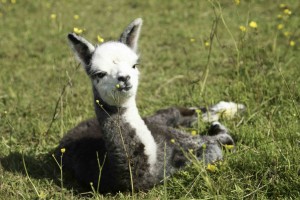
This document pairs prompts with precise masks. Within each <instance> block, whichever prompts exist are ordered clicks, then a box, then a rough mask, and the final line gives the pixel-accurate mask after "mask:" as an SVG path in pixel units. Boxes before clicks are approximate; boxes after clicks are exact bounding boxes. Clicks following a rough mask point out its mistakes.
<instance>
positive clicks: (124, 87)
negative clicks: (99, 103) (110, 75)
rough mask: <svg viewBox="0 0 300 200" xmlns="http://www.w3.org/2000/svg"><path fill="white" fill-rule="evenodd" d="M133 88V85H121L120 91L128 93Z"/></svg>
mask: <svg viewBox="0 0 300 200" xmlns="http://www.w3.org/2000/svg"><path fill="white" fill-rule="evenodd" d="M131 88H132V85H119V87H118V91H120V92H127V91H129V90H130V89H131Z"/></svg>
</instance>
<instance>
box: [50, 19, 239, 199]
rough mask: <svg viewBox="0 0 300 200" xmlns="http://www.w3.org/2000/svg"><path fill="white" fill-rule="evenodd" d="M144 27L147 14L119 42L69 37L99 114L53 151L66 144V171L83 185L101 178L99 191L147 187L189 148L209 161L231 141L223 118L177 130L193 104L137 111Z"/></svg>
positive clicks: (182, 160)
mask: <svg viewBox="0 0 300 200" xmlns="http://www.w3.org/2000/svg"><path fill="white" fill-rule="evenodd" d="M141 26H142V19H136V20H134V21H133V22H132V23H131V24H129V26H128V27H127V28H126V29H125V30H124V32H123V33H122V34H121V37H120V39H119V41H109V42H105V43H103V44H101V45H99V46H94V45H92V44H91V43H90V42H88V41H87V40H85V39H84V38H82V37H80V36H78V35H76V34H73V33H71V34H69V35H68V39H69V41H70V43H71V46H72V48H73V50H74V52H75V55H76V56H77V57H78V59H79V60H80V62H81V64H82V65H83V67H84V69H85V71H86V73H87V75H88V76H89V77H90V79H91V83H92V89H93V93H94V108H95V112H96V116H97V117H96V118H95V119H90V120H87V121H84V122H81V123H80V124H79V125H77V126H76V127H75V128H73V129H72V130H70V131H69V132H68V133H67V134H66V135H65V137H64V138H63V139H62V140H61V142H60V144H59V146H58V148H57V150H56V156H57V157H58V158H59V157H60V155H61V153H60V149H61V148H65V149H66V152H65V153H64V154H63V168H64V171H66V170H68V171H72V172H73V173H74V175H75V177H76V178H77V179H78V180H79V181H80V182H81V183H83V184H85V185H89V184H90V183H93V185H94V187H96V186H97V185H98V184H99V192H102V193H106V192H118V191H128V190H131V189H134V190H148V189H150V188H152V187H153V186H154V185H155V184H158V183H160V182H161V180H163V178H164V172H165V175H166V176H169V175H171V174H172V173H174V172H175V171H176V170H178V169H180V168H181V167H183V166H185V165H186V164H187V163H188V159H187V158H186V157H185V156H184V152H185V151H189V150H191V149H192V150H193V152H194V154H195V155H196V156H197V158H198V159H199V160H201V159H203V158H204V159H205V162H207V163H211V162H214V161H217V160H220V159H222V145H224V144H230V145H234V141H233V139H232V138H231V136H230V135H229V134H228V132H227V130H226V128H225V127H224V126H222V125H221V124H220V123H219V122H213V123H212V125H211V128H210V131H209V135H207V136H191V135H190V134H188V133H186V132H184V131H182V130H179V129H176V127H179V126H186V127H187V126H191V124H192V123H193V122H196V121H197V113H196V110H195V109H192V108H190V109H189V108H179V107H178V108H177V107H171V108H167V109H163V110H159V111H157V113H156V114H154V115H153V116H149V117H145V118H142V117H141V116H140V115H139V112H138V109H137V106H136V100H135V97H136V93H137V88H138V77H139V70H138V68H137V66H138V58H139V56H138V54H137V49H138V48H137V46H138V39H139V35H140V30H141ZM223 103H224V104H226V102H223ZM226 105H227V104H226ZM228 105H229V104H228ZM230 105H231V104H230ZM234 105H236V104H234ZM225 107H226V106H225ZM241 107H242V106H241V105H240V107H239V108H241ZM239 108H236V109H239ZM207 112H209V111H207ZM204 114H205V117H206V118H207V116H208V115H207V113H204ZM206 120H207V119H206ZM208 121H209V120H208ZM97 158H98V159H97ZM132 186H133V187H132Z"/></svg>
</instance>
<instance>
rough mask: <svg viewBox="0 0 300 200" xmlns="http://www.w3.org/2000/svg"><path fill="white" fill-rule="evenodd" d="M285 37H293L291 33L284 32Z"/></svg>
mask: <svg viewBox="0 0 300 200" xmlns="http://www.w3.org/2000/svg"><path fill="white" fill-rule="evenodd" d="M283 35H284V36H285V37H289V36H290V35H291V32H289V31H284V32H283Z"/></svg>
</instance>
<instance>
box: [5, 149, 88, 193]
mask: <svg viewBox="0 0 300 200" xmlns="http://www.w3.org/2000/svg"><path fill="white" fill-rule="evenodd" d="M23 157H24V161H25V164H26V169H27V172H28V175H29V177H30V178H31V179H39V180H45V179H46V180H50V181H53V182H52V183H53V184H54V185H56V186H57V187H59V188H60V187H61V182H60V170H59V167H58V166H57V164H56V162H55V160H54V158H53V157H52V153H48V154H40V155H37V156H34V155H26V154H22V153H20V152H11V153H10V154H9V155H7V156H5V157H1V158H0V167H1V166H2V168H3V170H5V171H8V172H11V173H18V174H22V175H23V176H24V177H26V176H27V175H26V170H25V167H24V162H23ZM63 180H64V188H65V189H67V190H73V192H74V194H75V195H76V194H81V193H83V192H87V191H90V190H89V189H88V188H83V187H82V186H80V185H79V184H78V183H77V181H76V180H75V179H74V178H73V177H72V175H71V174H70V173H65V172H64V177H63Z"/></svg>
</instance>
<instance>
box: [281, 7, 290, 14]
mask: <svg viewBox="0 0 300 200" xmlns="http://www.w3.org/2000/svg"><path fill="white" fill-rule="evenodd" d="M283 13H284V14H286V15H291V14H292V11H291V10H290V9H288V8H286V9H284V10H283Z"/></svg>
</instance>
